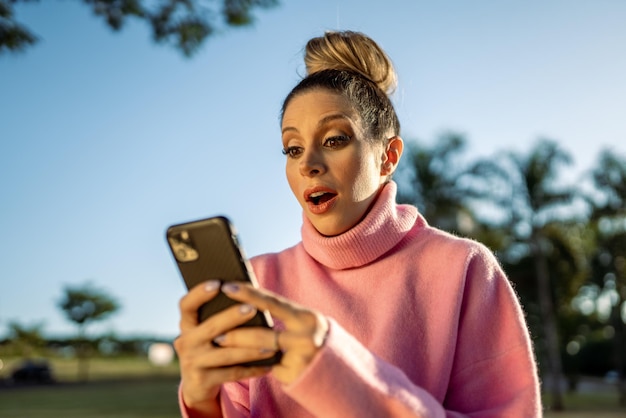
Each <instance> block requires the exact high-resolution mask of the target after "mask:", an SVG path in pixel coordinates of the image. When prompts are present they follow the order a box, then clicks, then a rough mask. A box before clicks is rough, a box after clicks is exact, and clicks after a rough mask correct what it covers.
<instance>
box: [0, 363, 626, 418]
mask: <svg viewBox="0 0 626 418" xmlns="http://www.w3.org/2000/svg"><path fill="white" fill-rule="evenodd" d="M49 361H50V363H51V365H52V370H53V372H54V376H55V378H56V380H57V383H55V384H51V385H44V386H31V387H11V386H4V387H3V386H1V385H0V417H2V418H53V417H54V418H59V417H62V418H75V417H76V418H78V417H80V418H104V417H107V418H109V417H115V418H131V417H133V418H142V417H146V418H147V417H152V418H166V417H177V416H180V414H179V412H178V405H177V397H176V396H177V388H178V382H179V377H178V365H177V364H176V363H173V364H170V365H168V366H165V367H157V366H154V365H152V364H151V363H150V362H149V361H148V360H147V359H145V358H142V357H127V358H95V359H92V360H91V361H90V368H89V370H90V372H89V380H88V381H87V382H79V381H77V364H76V361H75V360H73V359H63V358H57V359H52V360H49ZM17 363H18V360H16V359H5V360H4V366H5V367H3V368H2V369H1V370H0V379H2V378H6V377H7V376H8V374H9V370H11V369H12V368H13V367H14V366H15V365H16V364H17ZM617 399H618V397H617V392H616V391H612V390H611V391H596V392H590V393H578V394H566V395H565V399H564V402H565V406H566V409H567V410H566V411H565V412H559V413H556V412H549V411H548V412H546V413H545V417H546V418H586V417H592V418H618V417H622V418H623V417H626V408H623V407H619V406H618V400H617ZM544 402H545V404H546V405H548V404H549V397H547V396H546V397H545V398H544Z"/></svg>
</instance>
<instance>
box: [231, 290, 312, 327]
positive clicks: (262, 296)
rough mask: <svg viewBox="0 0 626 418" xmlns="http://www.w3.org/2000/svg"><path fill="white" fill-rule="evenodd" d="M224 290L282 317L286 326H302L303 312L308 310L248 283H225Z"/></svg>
mask: <svg viewBox="0 0 626 418" xmlns="http://www.w3.org/2000/svg"><path fill="white" fill-rule="evenodd" d="M222 291H223V292H224V293H226V294H227V295H228V297H229V298H231V299H233V300H236V301H238V302H244V303H248V304H250V305H254V306H256V307H257V309H259V310H263V311H265V310H267V311H269V312H270V313H271V314H272V316H273V317H275V318H277V319H280V320H281V321H282V322H283V323H284V324H285V325H286V326H289V325H292V326H301V325H302V319H303V318H302V317H303V316H304V315H301V314H302V313H304V312H305V311H308V309H305V308H304V307H303V306H301V305H298V304H297V303H295V302H292V301H290V300H289V299H286V298H284V297H282V296H280V295H277V294H276V293H273V292H271V291H269V290H266V289H259V288H255V287H253V286H251V285H248V284H243V283H233V282H229V283H225V284H223V285H222ZM307 325H311V324H307Z"/></svg>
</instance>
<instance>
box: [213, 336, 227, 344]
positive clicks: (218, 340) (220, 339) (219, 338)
mask: <svg viewBox="0 0 626 418" xmlns="http://www.w3.org/2000/svg"><path fill="white" fill-rule="evenodd" d="M224 340H226V336H225V335H224V334H222V335H218V336H217V337H215V338H213V342H214V343H215V344H217V345H222V343H223V342H224Z"/></svg>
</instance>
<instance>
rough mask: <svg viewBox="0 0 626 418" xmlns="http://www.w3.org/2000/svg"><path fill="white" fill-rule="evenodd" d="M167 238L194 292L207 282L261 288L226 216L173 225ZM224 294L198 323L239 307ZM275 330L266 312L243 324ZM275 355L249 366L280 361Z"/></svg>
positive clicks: (207, 305) (203, 309)
mask: <svg viewBox="0 0 626 418" xmlns="http://www.w3.org/2000/svg"><path fill="white" fill-rule="evenodd" d="M166 238H167V242H168V245H169V248H170V250H171V252H172V255H173V256H174V260H175V261H176V264H177V266H178V270H179V271H180V274H181V276H182V278H183V281H184V282H185V285H186V286H187V289H191V288H193V287H194V286H196V285H198V284H199V283H202V282H205V281H207V280H219V281H221V282H228V281H238V282H247V283H251V284H252V285H253V286H255V287H258V283H257V280H256V277H255V275H254V271H253V270H252V266H251V265H250V262H249V261H248V259H247V258H246V256H245V254H244V251H243V248H242V247H241V245H240V244H239V240H238V237H237V231H236V229H235V227H234V225H233V224H232V222H231V221H230V220H229V219H228V218H227V217H225V216H215V217H211V218H207V219H200V220H197V221H192V222H186V223H181V224H177V225H172V226H170V227H168V228H167V231H166ZM237 303H240V302H236V301H234V300H232V299H230V298H229V297H228V296H226V294H224V293H223V292H221V291H220V292H219V293H218V295H217V296H216V297H215V298H214V299H212V300H210V301H209V302H207V303H205V304H204V305H202V306H201V307H200V309H199V310H198V319H199V321H204V320H205V319H206V318H208V317H209V316H211V315H214V314H215V313H217V312H219V311H222V310H224V309H226V308H228V307H229V306H232V305H234V304H237ZM241 326H242V327H246V326H260V327H267V328H272V327H273V322H272V317H271V316H270V315H269V313H268V312H266V311H258V312H257V314H256V315H255V316H254V318H252V319H251V320H250V321H248V322H246V323H245V324H243V325H241ZM280 355H281V353H276V356H274V357H272V358H269V359H264V360H259V361H253V362H250V363H245V364H243V365H246V366H253V365H254V366H256V365H272V364H276V363H278V362H279V361H280Z"/></svg>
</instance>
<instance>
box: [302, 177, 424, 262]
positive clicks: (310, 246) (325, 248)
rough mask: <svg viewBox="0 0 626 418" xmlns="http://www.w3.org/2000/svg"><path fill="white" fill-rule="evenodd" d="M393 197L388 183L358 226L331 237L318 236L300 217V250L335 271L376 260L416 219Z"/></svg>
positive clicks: (413, 212)
mask: <svg viewBox="0 0 626 418" xmlns="http://www.w3.org/2000/svg"><path fill="white" fill-rule="evenodd" d="M396 193H397V186H396V183H394V182H393V181H390V182H389V183H387V184H386V185H385V186H383V189H382V190H381V192H380V194H379V196H378V198H377V199H376V201H375V202H374V205H373V206H372V208H371V209H370V211H369V212H368V214H367V215H366V216H365V218H364V219H363V220H361V222H359V223H358V224H356V225H355V226H353V227H352V228H351V229H349V230H347V231H346V232H344V233H343V234H340V235H337V236H333V237H327V236H324V235H322V234H320V233H319V232H318V231H317V230H316V229H315V227H314V226H313V224H312V223H311V222H310V221H309V219H308V218H307V217H306V215H303V224H302V244H303V245H304V249H305V250H306V252H307V253H308V254H309V255H310V256H311V257H313V258H314V259H315V260H317V261H318V262H319V263H321V264H323V265H325V266H327V267H330V268H332V269H336V270H343V269H349V268H354V267H360V266H363V265H366V264H369V263H371V262H372V261H374V260H376V259H377V258H379V257H380V256H382V255H383V254H385V253H386V252H387V251H389V250H390V249H392V248H393V247H394V246H395V245H396V244H398V243H399V242H400V240H402V238H404V236H405V235H406V234H407V233H408V232H409V231H410V230H411V228H412V227H413V225H414V224H415V221H416V219H417V218H418V213H417V209H416V208H415V207H413V206H410V205H398V204H396Z"/></svg>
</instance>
